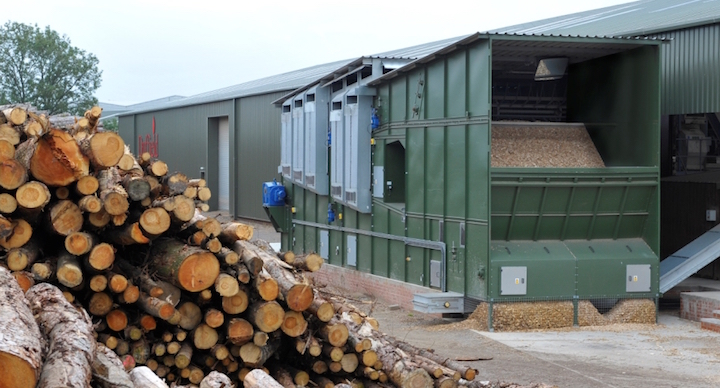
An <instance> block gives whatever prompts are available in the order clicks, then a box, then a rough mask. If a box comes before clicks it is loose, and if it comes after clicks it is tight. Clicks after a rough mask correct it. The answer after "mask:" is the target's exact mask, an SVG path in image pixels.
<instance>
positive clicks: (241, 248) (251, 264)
mask: <svg viewBox="0 0 720 388" xmlns="http://www.w3.org/2000/svg"><path fill="white" fill-rule="evenodd" d="M232 249H233V251H235V252H236V253H237V254H238V255H240V260H242V262H243V263H244V264H245V267H246V268H247V270H248V271H249V272H250V276H251V277H253V278H254V277H255V276H257V274H258V273H260V270H262V268H263V260H262V259H261V258H260V257H259V256H258V255H257V254H256V253H255V252H254V251H249V250H247V251H246V250H245V245H244V244H243V242H241V241H238V242H236V243H235V244H233V246H232Z"/></svg>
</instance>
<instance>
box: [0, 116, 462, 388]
mask: <svg viewBox="0 0 720 388" xmlns="http://www.w3.org/2000/svg"><path fill="white" fill-rule="evenodd" d="M0 111H2V112H3V114H0V163H1V165H0V170H1V171H0V187H2V189H3V190H2V193H0V213H1V214H0V247H2V248H3V249H4V250H5V251H6V255H5V256H4V259H3V260H2V266H4V267H7V268H8V269H9V270H10V271H12V276H13V277H14V278H15V279H16V280H17V281H18V283H19V284H20V287H21V288H22V289H23V290H24V291H27V290H28V289H30V288H31V287H32V286H33V284H34V283H51V284H53V285H54V286H56V289H57V290H58V291H57V292H62V295H63V296H64V297H65V299H66V300H67V302H65V303H73V304H74V305H75V306H77V307H82V308H80V309H79V310H78V311H81V313H80V316H79V317H78V318H74V319H76V320H77V321H78V322H84V320H83V314H85V313H84V311H87V312H88V313H89V316H88V317H89V318H90V319H91V321H92V328H93V336H94V337H95V339H96V341H97V347H96V349H94V359H92V358H93V357H88V356H87V353H88V351H87V349H86V348H84V347H83V348H82V352H76V353H77V354H75V355H74V359H73V360H67V361H68V364H71V365H74V366H80V365H81V366H82V367H77V368H70V367H67V365H66V368H65V370H63V371H62V374H63V375H64V376H68V378H76V379H77V381H84V379H89V378H90V377H89V376H88V375H87V374H88V373H89V372H88V371H90V369H91V368H90V367H91V366H92V370H93V372H92V373H93V379H94V381H95V382H96V383H97V384H98V385H100V386H107V387H125V386H131V385H128V384H129V383H128V382H127V381H129V380H128V378H127V376H124V377H122V376H121V377H117V376H119V375H122V373H116V372H117V369H118V366H120V367H121V368H120V369H125V370H131V371H132V372H131V375H130V377H132V378H133V379H139V380H142V381H155V380H157V378H160V379H162V380H165V381H167V382H174V383H176V384H196V385H197V384H200V383H201V382H202V383H203V384H205V385H206V386H210V387H212V386H215V385H208V384H211V383H210V382H209V381H220V380H222V381H225V380H223V379H222V378H218V376H217V374H216V373H211V372H221V373H223V374H225V375H226V376H227V377H228V378H229V379H230V380H231V381H232V382H233V383H235V384H238V383H239V382H240V381H243V380H245V377H246V376H247V375H248V373H249V372H250V371H251V370H253V369H263V370H264V371H266V372H268V373H269V374H270V375H271V376H272V377H269V378H271V379H274V381H275V382H276V383H278V384H281V385H283V386H286V387H289V386H295V385H303V386H304V385H308V384H315V385H319V386H322V387H329V386H334V385H336V384H339V383H349V382H353V381H357V382H362V384H364V385H365V386H373V384H376V385H377V384H380V385H383V384H393V385H396V386H399V387H421V386H433V385H434V386H436V387H442V388H454V387H456V386H457V385H458V384H459V383H461V382H463V381H470V380H472V379H473V378H474V375H475V371H474V370H473V369H471V368H466V367H463V366H461V365H456V364H455V363H453V362H452V361H450V360H446V359H441V358H438V357H437V356H435V355H434V354H433V353H431V352H427V351H423V350H420V349H415V348H412V347H410V346H409V345H407V344H404V343H401V342H397V341H395V340H394V339H392V338H389V337H387V336H385V335H383V334H382V333H380V332H379V331H377V322H376V321H374V320H373V319H371V318H369V317H367V316H365V315H364V314H362V313H361V312H359V311H358V310H357V309H355V308H353V307H352V306H349V305H346V304H342V303H338V302H336V301H333V300H328V299H325V298H323V297H322V296H321V295H320V294H318V293H317V292H316V290H315V289H314V288H313V286H312V285H311V284H310V282H308V280H307V279H306V278H305V276H304V272H305V271H316V270H318V269H319V268H320V267H321V266H322V264H323V259H322V258H320V257H319V256H318V255H316V254H308V255H303V256H295V255H294V254H293V253H292V252H287V253H285V254H282V255H277V254H275V253H274V252H273V251H272V250H271V249H269V248H267V247H264V246H259V245H256V244H254V243H250V242H249V240H250V239H251V238H252V235H253V229H252V227H251V226H249V225H245V224H242V223H238V222H227V223H221V222H219V221H218V220H217V219H214V218H208V217H206V216H204V215H203V214H202V212H201V211H205V210H207V209H208V208H207V200H208V199H209V198H210V195H211V193H210V190H209V189H208V188H207V187H206V184H205V181H204V180H201V179H188V177H187V176H185V175H184V174H182V173H178V172H175V173H169V172H168V167H167V165H166V164H165V163H163V162H162V161H160V160H157V159H153V158H151V157H150V156H149V155H148V154H144V155H141V156H140V157H137V158H136V157H135V156H133V155H132V154H131V153H130V152H129V149H128V148H127V147H126V146H125V144H124V142H123V140H122V138H121V137H120V136H118V135H117V134H115V133H113V132H104V131H98V130H97V125H98V119H99V117H100V110H99V109H96V108H93V109H91V110H89V111H88V112H87V113H86V114H85V117H84V118H82V119H80V120H77V119H74V120H72V121H68V120H64V121H62V120H60V121H58V120H55V121H53V120H52V119H49V118H47V117H45V116H44V115H42V114H37V113H33V112H32V111H28V110H27V109H23V107H13V108H11V109H10V108H9V109H6V110H4V111H3V110H1V109H0ZM35 287H38V286H35ZM43 292H46V293H47V292H49V291H45V290H43ZM13 298H14V297H13ZM28 298H29V297H28ZM47 298H50V299H52V300H53V301H54V302H53V303H46V302H43V299H42V298H34V299H33V301H31V302H30V304H31V307H32V309H33V313H34V315H35V316H36V317H38V316H41V315H42V311H43V309H44V308H45V306H46V305H47V306H54V305H55V304H57V303H59V302H57V301H56V299H57V295H54V294H53V295H52V296H51V297H47ZM47 298H46V299H47ZM29 299H30V298H29ZM4 302H5V300H0V307H2V304H3V303H4ZM66 309H67V308H66ZM56 310H57V309H56ZM2 311H4V310H2V309H0V314H2ZM49 317H50V318H48V319H50V320H52V319H56V320H58V319H62V318H52V317H57V314H56V315H49ZM0 318H2V317H0ZM14 319H15V321H13V322H15V323H17V322H21V323H23V324H22V325H20V324H15V323H13V324H9V325H8V326H13V327H14V329H13V330H18V329H17V328H18V327H19V328H23V327H31V326H32V325H31V323H28V322H25V321H27V320H28V319H27V317H26V316H18V317H16V318H14ZM4 321H5V320H4V319H0V322H4ZM48 325H49V323H42V324H41V325H40V326H41V327H48ZM0 326H1V325H0ZM8 330H9V329H8ZM28 330H30V329H28ZM34 330H35V331H37V328H35V329H34ZM4 332H8V333H9V332H10V331H4ZM29 336H30V337H33V335H32V334H31V335H29ZM8 338H9V337H8V336H7V335H6V336H3V337H0V369H2V370H9V369H8V368H7V367H5V365H6V363H5V360H6V359H10V358H9V356H6V355H8V354H12V355H14V356H17V355H15V354H14V353H12V352H9V351H8V350H7V346H6V345H7V341H8V340H7V339H8ZM47 340H48V341H49V342H51V343H55V342H57V341H59V340H60V339H59V338H55V339H53V338H47ZM26 342H27V343H26V344H24V345H23V346H25V347H26V348H27V349H35V348H37V347H39V346H40V344H39V343H36V342H37V341H35V342H34V341H32V340H27V341H26ZM81 345H82V344H81ZM78 346H79V345H77V346H76V347H78ZM16 353H17V352H16ZM20 353H23V352H20ZM66 353H67V352H66ZM21 356H23V355H22V354H21ZM24 356H26V357H25V359H26V362H18V361H17V360H16V358H12V360H15V361H13V362H14V364H13V363H10V364H7V365H9V366H11V367H12V366H16V365H18V364H22V365H23V366H24V367H26V369H17V370H18V371H19V372H17V373H15V374H14V375H13V376H12V378H13V379H16V380H14V381H29V383H28V386H31V385H33V383H34V382H36V381H37V379H39V378H40V367H41V366H40V365H39V364H40V361H39V358H38V357H37V354H35V353H33V354H31V355H27V354H24ZM31 356H32V357H31ZM48 360H50V358H48ZM83 360H85V361H83ZM54 362H55V364H58V365H61V364H62V362H61V361H54ZM88 363H89V364H90V365H87V364H88ZM46 364H47V362H46ZM96 364H99V366H98V365H96ZM27 365H30V366H29V367H27ZM28 368H29V369H28ZM58 368H59V367H58ZM24 370H29V371H28V372H27V374H28V375H29V376H30V377H28V378H27V379H26V380H22V379H21V378H20V377H18V376H17V374H18V373H24V372H23V371H24ZM99 371H104V372H103V373H100V372H99ZM108 371H115V372H113V373H109V372H108ZM150 372H152V373H150ZM42 373H43V374H44V373H45V372H44V368H43V371H42ZM54 373H61V372H54ZM72 373H79V374H80V376H71V375H72ZM148 373H150V375H148ZM112 376H116V377H112ZM211 376H212V377H211ZM0 379H2V378H0ZM256 380H257V379H250V380H245V385H246V386H262V384H260V385H255V384H254V383H253V382H252V381H256ZM73 381H75V380H73ZM88 381H89V380H88ZM205 381H208V382H207V383H206V382H205ZM263 381H265V380H263ZM311 381H312V383H310V382H311ZM137 384H138V383H136V386H137ZM143 384H145V383H143ZM148 384H149V383H148ZM153 384H155V383H153ZM218 384H221V383H218ZM222 384H226V383H225V382H223V383H222ZM0 386H4V385H3V384H0ZM77 386H82V384H78V385H77ZM148 386H149V385H148ZM152 386H155V385H152ZM158 386H159V385H158ZM201 386H202V385H201ZM217 386H220V385H217Z"/></svg>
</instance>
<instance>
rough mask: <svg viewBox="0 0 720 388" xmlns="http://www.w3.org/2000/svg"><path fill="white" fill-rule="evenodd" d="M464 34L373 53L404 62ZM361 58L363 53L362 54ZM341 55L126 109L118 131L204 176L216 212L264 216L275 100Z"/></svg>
mask: <svg viewBox="0 0 720 388" xmlns="http://www.w3.org/2000/svg"><path fill="white" fill-rule="evenodd" d="M458 39H460V38H451V39H445V40H441V41H437V42H431V43H426V44H422V45H418V46H412V47H407V48H403V49H399V50H393V51H388V52H385V53H380V54H376V55H373V56H372V57H374V58H377V59H379V58H382V59H384V60H385V62H386V63H387V64H388V65H391V63H392V66H395V63H396V62H397V63H407V62H409V61H411V60H415V59H417V58H420V57H422V56H424V55H427V54H429V53H432V52H434V51H436V50H437V49H438V48H441V47H445V46H447V45H448V44H450V43H452V42H454V41H457V40H458ZM358 60H360V61H362V58H360V59H358ZM356 61H357V60H344V61H338V62H332V63H326V64H321V65H317V66H313V67H309V68H306V69H301V70H296V71H292V72H289V73H284V74H279V75H275V76H271V77H267V78H262V79H259V80H254V81H250V82H246V83H243V84H239V85H235V86H230V87H227V88H223V89H219V90H214V91H210V92H207V93H202V94H198V95H195V96H190V97H187V98H183V99H178V100H173V101H169V102H167V101H158V102H157V103H154V104H150V106H147V105H145V104H144V106H143V107H142V108H141V109H136V110H132V111H129V112H122V113H120V114H118V116H119V131H120V135H121V136H122V137H123V140H125V142H126V143H127V144H129V145H130V146H131V148H132V150H133V152H135V153H139V152H142V151H151V152H153V153H154V156H156V157H158V158H160V159H161V160H163V161H165V162H166V163H167V164H168V166H169V167H170V168H171V169H172V170H177V171H183V172H185V173H186V174H188V175H191V176H192V177H200V176H204V177H205V178H206V179H207V181H208V185H209V187H210V188H211V190H212V192H213V197H212V199H211V200H210V206H211V209H212V210H222V211H227V212H229V213H230V214H231V215H233V216H235V217H244V218H251V219H259V220H267V216H266V215H265V213H264V211H263V208H262V192H261V189H262V183H263V182H265V181H268V180H272V179H273V178H274V177H279V175H278V166H279V165H280V153H281V150H280V147H279V145H280V140H281V136H280V133H281V118H280V108H279V107H277V106H275V105H273V101H275V100H277V99H278V98H280V97H282V96H283V95H285V94H287V93H289V92H291V91H293V90H295V89H297V88H299V87H302V86H304V85H306V84H308V83H312V82H315V81H316V80H317V79H319V78H321V77H324V76H327V75H328V74H335V73H338V72H339V73H340V74H344V73H345V71H346V69H347V66H348V64H350V63H354V62H356Z"/></svg>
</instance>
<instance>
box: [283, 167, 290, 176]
mask: <svg viewBox="0 0 720 388" xmlns="http://www.w3.org/2000/svg"><path fill="white" fill-rule="evenodd" d="M282 173H283V175H285V176H288V177H289V176H290V166H282Z"/></svg>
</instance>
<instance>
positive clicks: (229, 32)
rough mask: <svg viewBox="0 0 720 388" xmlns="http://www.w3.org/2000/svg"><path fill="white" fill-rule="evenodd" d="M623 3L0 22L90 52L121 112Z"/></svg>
mask: <svg viewBox="0 0 720 388" xmlns="http://www.w3.org/2000/svg"><path fill="white" fill-rule="evenodd" d="M626 2H628V0H554V1H538V0H499V1H487V0H440V1H407V0H406V1H393V0H385V1H375V0H363V1H346V0H333V1H326V0H316V1H313V0H294V1H286V0H277V1H262V0H260V1H247V0H240V1H216V0H193V1H188V0H172V1H168V0H123V1H113V0H111V1H107V0H102V1H97V0H93V1H86V0H63V1H58V0H25V1H23V2H22V4H21V5H16V6H12V7H9V6H8V7H3V10H2V12H1V13H0V15H2V16H1V17H2V18H5V20H6V21H7V20H9V21H16V22H22V23H26V24H37V25H38V26H40V27H45V26H50V28H52V29H54V30H55V31H57V32H59V33H60V34H64V35H67V36H68V37H69V38H70V40H71V42H72V44H73V45H74V46H76V47H79V48H81V49H83V50H85V51H87V52H91V53H93V54H94V55H95V56H97V58H98V59H99V60H100V65H99V66H100V69H101V70H102V72H103V74H102V86H101V87H100V89H98V90H97V93H96V96H97V97H98V99H99V100H100V101H103V102H110V103H115V104H122V105H127V104H134V103H138V102H143V101H148V100H153V99H156V98H161V97H166V96H170V95H182V96H190V95H193V94H198V93H202V92H207V91H210V90H215V89H219V88H223V87H226V86H231V85H235V84H239V83H243V82H246V81H251V80H254V79H258V78H262V77H266V76H271V75H275V74H280V73H284V72H288V71H292V70H297V69H301V68H304V67H309V66H313V65H317V64H322V63H327V62H332V61H337V60H343V59H351V58H357V57H360V56H362V55H369V54H375V53H380V52H384V51H389V50H394V49H398V48H403V47H408V46H413V45H417V44H422V43H427V42H432V41H436V40H441V39H446V38H451V37H456V36H461V35H466V34H471V33H474V32H478V31H487V30H491V29H494V28H500V27H505V26H510V25H514V24H519V23H524V22H529V21H533V20H539V19H544V18H548V17H553V16H559V15H564V14H568V13H574V12H580V11H585V10H589V9H594V8H601V7H606V6H610V5H615V4H621V3H626ZM0 20H2V19H0Z"/></svg>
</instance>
